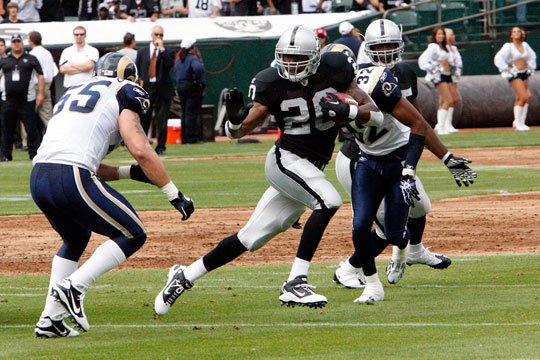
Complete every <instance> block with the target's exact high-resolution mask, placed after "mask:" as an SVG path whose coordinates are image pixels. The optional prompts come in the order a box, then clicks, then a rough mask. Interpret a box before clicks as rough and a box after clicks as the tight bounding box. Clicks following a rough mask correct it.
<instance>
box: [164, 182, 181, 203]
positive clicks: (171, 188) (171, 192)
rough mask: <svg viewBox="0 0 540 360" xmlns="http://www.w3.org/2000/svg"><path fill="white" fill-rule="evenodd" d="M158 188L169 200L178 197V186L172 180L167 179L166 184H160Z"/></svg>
mask: <svg viewBox="0 0 540 360" xmlns="http://www.w3.org/2000/svg"><path fill="white" fill-rule="evenodd" d="M160 189H161V191H162V192H163V194H165V196H166V197H167V199H169V201H172V200H174V199H176V198H178V193H179V191H178V188H177V187H176V186H175V185H174V183H173V182H172V180H171V181H169V182H168V183H167V184H166V185H164V186H162V187H161V188H160Z"/></svg>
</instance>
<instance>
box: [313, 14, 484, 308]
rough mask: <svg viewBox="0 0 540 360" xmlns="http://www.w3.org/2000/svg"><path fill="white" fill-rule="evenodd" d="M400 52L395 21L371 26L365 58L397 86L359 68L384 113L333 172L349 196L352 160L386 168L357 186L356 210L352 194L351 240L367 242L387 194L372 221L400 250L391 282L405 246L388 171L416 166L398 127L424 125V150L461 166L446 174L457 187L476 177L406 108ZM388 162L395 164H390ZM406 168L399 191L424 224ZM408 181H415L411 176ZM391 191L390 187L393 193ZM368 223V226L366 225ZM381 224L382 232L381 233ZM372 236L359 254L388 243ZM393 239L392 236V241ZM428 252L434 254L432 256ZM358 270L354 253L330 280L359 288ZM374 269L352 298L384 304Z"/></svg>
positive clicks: (423, 206)
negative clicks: (361, 290)
mask: <svg viewBox="0 0 540 360" xmlns="http://www.w3.org/2000/svg"><path fill="white" fill-rule="evenodd" d="M402 50H403V42H402V41H401V30H400V29H399V27H398V26H397V25H396V24H395V23H393V22H391V21H389V20H378V21H376V22H375V23H372V24H371V25H370V26H369V27H368V28H367V30H366V52H367V53H368V55H369V56H370V58H371V60H372V63H373V64H374V65H379V66H380V65H385V66H387V67H390V68H391V69H392V72H394V73H396V74H398V76H400V78H399V79H400V82H398V81H397V80H396V79H395V78H394V77H393V76H392V73H391V72H390V71H389V70H388V69H386V68H382V67H371V64H370V65H364V66H360V67H361V69H360V70H359V73H358V77H357V81H358V86H360V87H362V88H364V89H366V91H367V92H368V94H370V95H371V96H372V98H373V100H374V101H375V103H376V104H377V105H378V106H379V108H380V109H381V110H383V111H384V112H386V113H385V123H384V124H383V126H381V127H378V128H375V127H371V128H363V129H362V131H361V132H360V133H355V135H356V137H357V138H358V142H357V143H354V142H352V141H350V140H346V141H345V144H344V146H343V147H342V149H341V152H340V153H339V154H338V158H337V160H336V173H337V175H338V179H339V180H340V182H341V184H342V185H343V187H344V188H345V189H346V190H347V192H349V193H351V184H352V182H353V181H355V179H353V178H352V172H353V171H355V165H354V164H355V161H354V160H357V159H358V158H359V159H360V162H359V163H358V164H361V166H362V167H366V164H367V165H368V166H367V167H368V169H369V168H370V167H371V168H373V167H377V168H379V167H381V168H386V170H387V171H389V172H390V176H387V178H385V176H384V172H383V175H380V177H381V179H376V180H374V181H367V182H366V181H364V182H365V183H363V185H361V187H362V190H364V192H360V193H359V194H360V195H361V198H362V200H358V199H357V203H358V204H359V205H358V206H356V207H355V195H354V192H353V208H354V210H355V213H360V215H361V216H360V218H361V221H360V220H358V219H356V222H355V225H354V229H355V230H354V233H353V234H354V235H353V236H356V238H357V240H355V248H357V250H358V247H357V242H358V241H359V240H358V235H359V233H360V234H361V239H365V238H366V236H367V238H369V236H368V235H366V233H365V230H366V229H367V230H368V232H367V234H369V229H371V224H372V222H373V220H375V219H374V218H373V217H374V216H375V213H374V212H373V211H376V210H377V209H376V208H375V209H373V206H374V205H376V206H377V207H379V204H380V202H381V201H380V200H381V199H382V197H381V198H380V199H379V198H378V197H379V196H384V194H386V196H390V200H389V199H388V197H386V198H385V204H386V209H383V208H382V206H381V208H380V209H379V216H378V221H376V225H377V229H378V233H379V235H380V236H381V237H385V236H388V237H389V239H388V241H389V242H390V243H393V244H400V246H399V247H395V248H394V253H393V257H392V261H391V262H390V265H389V267H388V270H387V276H388V280H389V282H390V283H397V281H399V279H400V278H401V276H402V275H403V271H404V267H405V259H406V258H405V257H406V252H405V251H403V250H405V248H404V246H406V242H407V241H406V239H405V238H404V237H403V234H404V232H403V230H402V229H401V223H400V222H399V221H398V219H403V218H402V217H401V216H400V214H402V213H403V208H404V207H403V204H400V202H398V203H396V200H399V199H397V196H396V193H398V191H397V189H399V181H398V180H399V179H398V178H399V176H398V175H399V174H396V173H394V174H393V175H392V174H391V173H392V171H394V172H395V170H396V169H392V166H394V167H396V168H399V166H401V164H400V160H406V161H405V164H408V165H412V167H415V160H414V159H410V158H409V152H403V149H402V148H401V147H402V146H403V144H406V141H405V139H406V138H409V136H408V133H409V128H408V127H406V126H404V125H403V124H406V125H409V124H411V125H412V126H415V125H416V126H418V125H417V124H418V123H422V124H423V127H424V128H425V133H426V145H427V146H428V149H429V150H431V151H432V152H433V153H434V154H435V155H436V156H438V157H439V158H445V159H446V160H448V164H452V165H447V166H457V167H459V168H460V171H459V174H458V173H457V171H456V172H454V171H453V170H452V169H450V171H451V172H452V173H453V174H454V177H455V179H456V181H457V182H458V184H460V183H461V182H463V183H464V184H465V185H468V184H469V183H471V182H472V181H473V179H474V178H475V177H476V174H474V173H473V172H472V171H471V170H470V169H469V168H468V167H467V166H466V165H465V164H466V163H468V162H469V161H468V160H465V159H460V158H456V157H454V156H453V155H452V154H450V153H449V152H448V150H447V149H446V147H444V145H443V144H442V143H440V141H439V140H438V138H437V137H436V136H435V134H434V133H433V131H432V130H431V128H430V127H429V126H428V125H427V123H426V122H425V121H424V119H423V118H422V116H421V115H420V114H419V113H418V112H417V111H416V109H415V108H414V107H413V106H412V105H411V104H410V102H409V101H407V100H406V99H405V96H403V93H405V94H408V95H409V96H410V97H412V98H414V97H415V96H416V81H415V77H411V76H410V74H414V73H412V70H410V68H408V67H404V66H399V64H401V63H399V59H400V54H401V51H402ZM401 75H404V76H401ZM407 75H408V76H407ZM411 78H412V79H414V81H410V79H411ZM401 88H403V93H402V92H401V91H400V89H401ZM323 101H325V100H323ZM332 106H334V105H332ZM332 106H331V107H332ZM402 123H403V124H402ZM413 129H414V128H413ZM418 137H419V136H418V134H415V133H413V135H412V136H411V137H410V139H409V141H411V139H415V138H416V140H421V139H418ZM358 145H360V148H361V150H362V151H361V154H360V156H359V155H358V153H359V147H358ZM400 152H403V154H400ZM420 152H421V150H420ZM419 155H420V154H418V156H419ZM405 157H406V159H405ZM416 161H417V160H416ZM454 162H457V163H458V164H454ZM392 163H394V164H393V165H392ZM410 170H412V169H407V168H406V169H404V170H403V173H404V174H405V175H404V176H403V177H402V179H401V186H402V191H403V193H404V195H406V202H408V203H409V204H410V205H411V206H413V210H414V209H416V208H417V207H418V208H420V211H418V213H420V217H423V224H425V214H426V212H427V211H428V210H429V209H430V207H431V204H430V201H429V198H428V197H427V195H425V191H424V190H423V187H422V186H421V183H418V184H417V185H418V186H415V187H414V189H412V188H410V187H411V186H412V185H413V183H416V182H415V181H409V180H411V179H408V178H407V177H408V175H406V174H408V173H414V171H410ZM356 171H357V172H358V169H356ZM366 173H369V170H367V171H366V170H365V169H364V171H363V175H362V176H364V177H365V178H368V179H369V174H368V175H366ZM356 175H357V174H356ZM356 175H355V176H356ZM411 177H414V174H413V175H411ZM392 178H393V180H392ZM383 180H387V181H390V185H388V186H387V188H386V190H384V189H381V190H380V191H379V193H377V191H375V190H374V189H375V188H376V187H374V186H371V185H370V184H372V183H382V182H383ZM392 181H393V184H394V185H393V186H392V185H391V184H392ZM357 186H360V185H357ZM404 187H405V189H404ZM391 189H393V191H392V190H391ZM415 191H419V194H416V193H415ZM420 192H421V193H420ZM357 195H358V194H357ZM411 195H412V197H411ZM418 195H419V196H418ZM424 198H425V199H424ZM360 204H363V205H360ZM389 211H390V212H389ZM396 214H397V215H396ZM406 214H407V212H405V218H404V219H405V221H406V220H407V219H406V218H407V216H406ZM370 218H372V219H371V222H369V219H370ZM414 221H415V220H413V221H412V222H413V223H414ZM368 222H369V225H367V224H368ZM359 223H360V224H359ZM383 223H384V229H385V232H383V231H382V229H383V226H382V224H383ZM389 226H390V227H389ZM414 226H416V224H414ZM357 228H360V229H359V230H361V231H359V230H357ZM416 230H420V233H419V234H418V231H417V232H416V233H415V236H416V235H419V236H420V238H419V242H418V243H420V239H421V234H422V232H423V225H422V226H421V229H418V226H417V227H416ZM362 231H363V233H362ZM373 236H374V237H375V238H377V240H378V241H373V244H374V249H367V250H366V249H364V253H367V251H368V250H371V251H372V253H373V255H374V256H376V255H378V254H379V253H380V252H381V251H382V250H383V249H384V248H385V247H386V245H387V243H388V242H387V241H386V237H385V238H384V239H381V237H377V235H376V234H373ZM392 236H393V237H394V238H393V239H392ZM369 243H371V242H370V241H364V244H369ZM418 243H417V244H418ZM417 248H419V249H422V250H424V251H427V250H425V249H424V248H423V246H421V244H420V245H419V246H418V245H417ZM415 250H416V249H415ZM418 251H419V250H418ZM418 251H415V252H414V254H415V256H416V255H423V253H419V252H418ZM368 254H369V253H368ZM429 254H430V255H432V256H434V255H433V254H431V253H429ZM424 256H425V255H424ZM442 259H445V258H444V257H442V256H440V258H436V259H435V260H436V262H434V263H433V264H431V265H438V266H441V265H440V264H441V263H443V261H442ZM416 260H418V259H416ZM417 262H421V261H417ZM447 263H448V265H449V264H450V263H449V259H448V262H447ZM448 265H446V266H448ZM361 266H362V259H361V258H360V256H359V255H358V251H357V252H356V253H355V255H353V256H352V257H351V258H350V259H349V260H348V261H345V262H343V263H342V264H340V267H339V268H338V270H337V271H336V273H335V275H334V278H335V280H336V281H337V282H339V283H342V284H344V285H345V286H347V287H354V288H359V287H362V285H363V284H362V283H361V281H360V278H359V275H358V268H359V267H361ZM443 266H444V265H443ZM373 269H374V263H373ZM373 269H371V270H368V274H369V275H371V276H370V277H368V278H367V280H368V286H369V283H370V280H373V281H372V282H373V284H372V285H371V288H370V289H366V291H365V293H364V294H362V296H361V297H360V298H359V299H357V300H356V302H370V301H380V300H383V298H384V292H383V291H382V285H380V282H379V281H378V277H377V276H376V274H374V273H373ZM364 271H366V269H364ZM373 275H375V276H373Z"/></svg>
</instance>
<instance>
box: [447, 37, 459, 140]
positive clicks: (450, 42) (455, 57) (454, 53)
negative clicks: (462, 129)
mask: <svg viewBox="0 0 540 360" xmlns="http://www.w3.org/2000/svg"><path fill="white" fill-rule="evenodd" d="M444 33H445V35H446V49H447V50H448V53H449V54H450V59H449V61H448V62H449V63H450V70H451V72H452V82H451V83H450V84H448V85H449V87H450V94H451V96H452V102H453V103H454V104H457V101H458V98H459V96H458V90H457V85H458V83H459V81H460V80H461V74H462V73H463V60H462V59H461V54H460V53H459V50H458V48H457V46H456V45H454V43H455V42H456V35H455V34H454V30H452V29H449V28H444ZM453 119H454V106H450V107H449V108H448V122H447V123H446V130H447V131H448V132H449V133H455V132H458V131H459V130H458V129H456V128H455V127H454V125H453V124H452V121H453Z"/></svg>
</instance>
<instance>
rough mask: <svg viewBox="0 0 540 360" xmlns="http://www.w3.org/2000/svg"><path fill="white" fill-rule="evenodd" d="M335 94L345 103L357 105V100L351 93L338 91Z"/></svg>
mask: <svg viewBox="0 0 540 360" xmlns="http://www.w3.org/2000/svg"><path fill="white" fill-rule="evenodd" d="M336 96H337V97H338V98H339V99H340V100H341V101H343V102H344V103H345V104H348V105H358V101H356V100H355V99H354V98H353V97H352V96H351V95H349V94H346V93H341V92H338V93H336Z"/></svg>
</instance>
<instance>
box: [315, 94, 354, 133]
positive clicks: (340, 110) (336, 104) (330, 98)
mask: <svg viewBox="0 0 540 360" xmlns="http://www.w3.org/2000/svg"><path fill="white" fill-rule="evenodd" d="M319 105H320V106H321V111H322V113H323V117H324V119H326V120H332V121H334V122H335V123H336V124H338V125H345V124H348V123H349V122H350V121H351V119H350V118H349V115H350V113H351V105H349V104H347V103H345V102H344V101H343V100H341V98H340V97H339V96H338V95H336V94H333V93H326V96H325V97H323V98H321V100H320V101H319ZM353 106H356V105H353Z"/></svg>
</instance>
